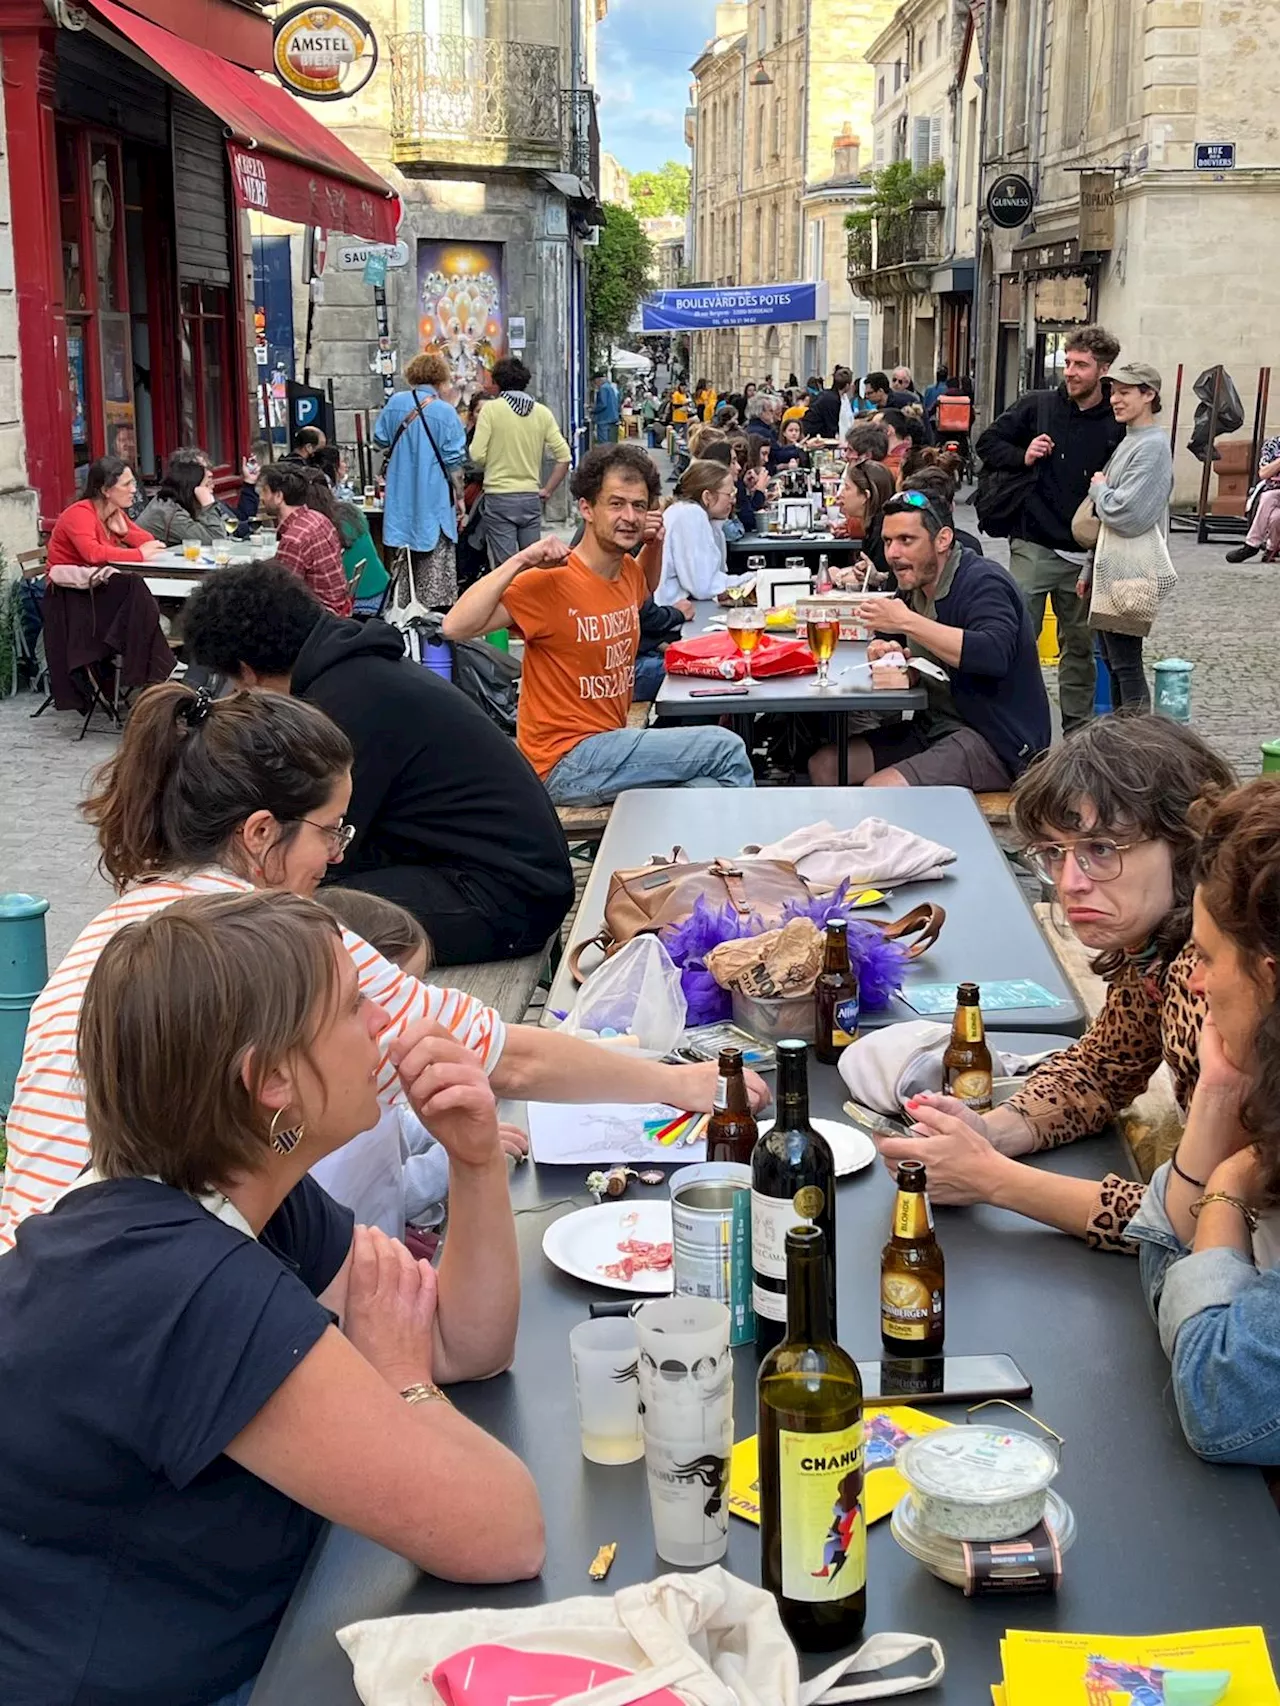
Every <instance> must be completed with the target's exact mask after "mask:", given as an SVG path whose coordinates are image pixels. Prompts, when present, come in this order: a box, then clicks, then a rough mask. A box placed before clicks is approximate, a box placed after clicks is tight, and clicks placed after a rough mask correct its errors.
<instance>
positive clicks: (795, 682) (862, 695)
mask: <svg viewBox="0 0 1280 1706" xmlns="http://www.w3.org/2000/svg"><path fill="white" fill-rule="evenodd" d="M723 614H724V612H723V610H722V608H721V607H720V606H719V605H717V604H714V603H712V602H711V601H710V600H702V601H700V602H699V603H697V604H696V605H695V606H694V615H693V620H692V621H691V622H687V623H686V624H685V629H684V632H685V635H686V636H689V635H696V634H705V633H707V632H708V631H709V630H710V629H711V627H712V626H713V623H712V618H713V617H714V616H716V615H723ZM774 637H775V638H777V639H790V638H791V636H790V635H789V634H778V635H775V636H774ZM718 685H722V686H724V687H725V688H733V687H738V688H740V687H741V686H742V683H741V682H730V681H725V682H723V683H718V682H717V681H716V680H715V679H713V678H711V677H708V676H698V675H668V676H666V677H664V679H663V683H662V686H661V687H660V688H659V689H658V697H657V699H656V700H655V705H656V707H657V710H656V715H657V718H658V721H659V722H669V723H670V722H680V721H681V720H682V719H683V718H687V717H704V718H705V717H708V716H712V717H728V718H730V719H732V722H733V724H734V726H735V728H737V731H738V733H739V734H740V735H741V736H742V737H743V739H744V740H747V741H748V744H749V736H750V730H751V719H752V718H753V717H754V716H756V715H757V714H758V713H759V712H761V711H781V712H792V713H801V714H805V713H807V714H809V715H813V714H815V713H817V714H821V715H824V716H832V717H834V718H835V723H836V753H837V779H838V781H839V784H840V786H841V787H842V788H843V787H846V786H847V785H848V781H849V716H850V713H851V712H854V711H878V712H882V713H883V714H884V715H885V716H891V715H893V714H895V713H898V712H902V711H923V710H924V708H925V705H926V704H927V703H928V701H927V698H926V696H925V692H924V689H923V688H922V687H906V688H902V689H901V690H898V689H892V690H882V691H877V690H876V689H875V688H873V687H872V685H871V670H870V666H869V665H868V663H867V647H866V642H865V641H859V640H841V641H840V642H839V643H838V644H837V646H836V649H835V654H834V656H833V657H832V659H831V680H830V683H829V685H828V686H826V687H819V686H818V678H817V676H816V675H784V676H766V677H765V678H764V679H763V680H761V681H753V682H752V684H751V687H750V690H749V691H748V693H747V694H746V695H745V696H744V695H743V694H742V693H740V692H738V693H734V692H725V693H723V694H712V693H708V692H707V691H706V690H707V689H708V688H714V687H716V686H718ZM695 689H697V690H698V696H697V698H695V697H694V696H693V694H694V690H695Z"/></svg>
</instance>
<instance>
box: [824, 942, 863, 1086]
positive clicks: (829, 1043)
mask: <svg viewBox="0 0 1280 1706" xmlns="http://www.w3.org/2000/svg"><path fill="white" fill-rule="evenodd" d="M813 1020H814V1028H813V1052H814V1053H815V1054H816V1055H817V1057H818V1059H819V1060H820V1061H821V1062H822V1064H823V1065H824V1066H834V1065H835V1064H836V1062H837V1061H838V1060H839V1059H840V1056H841V1055H842V1054H843V1053H844V1051H845V1050H846V1049H847V1048H848V1046H849V1044H850V1043H851V1042H856V1041H857V1037H858V974H857V972H855V971H854V969H853V966H852V965H851V964H850V962H849V926H848V924H847V923H846V922H845V921H844V919H843V918H833V919H832V920H831V922H830V923H829V924H828V925H827V942H826V948H825V950H824V952H823V959H822V970H821V971H820V972H819V973H818V981H817V983H816V984H815V985H814V987H813Z"/></svg>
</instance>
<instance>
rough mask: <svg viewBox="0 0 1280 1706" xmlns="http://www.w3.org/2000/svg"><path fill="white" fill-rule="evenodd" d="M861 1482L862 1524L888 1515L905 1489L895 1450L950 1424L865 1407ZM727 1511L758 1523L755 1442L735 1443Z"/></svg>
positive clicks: (900, 1408) (900, 1409)
mask: <svg viewBox="0 0 1280 1706" xmlns="http://www.w3.org/2000/svg"><path fill="white" fill-rule="evenodd" d="M863 1423H864V1438H865V1456H864V1459H863V1461H864V1465H865V1471H866V1480H865V1483H864V1488H863V1495H862V1508H863V1511H864V1513H865V1515H866V1519H867V1523H868V1524H871V1523H873V1522H879V1521H880V1520H881V1518H882V1517H886V1516H888V1515H889V1513H890V1511H892V1509H893V1507H894V1506H895V1505H896V1504H897V1502H898V1500H899V1499H900V1498H901V1497H902V1495H903V1494H904V1493H905V1492H908V1491H909V1488H908V1486H907V1483H906V1482H905V1481H904V1480H903V1478H902V1476H901V1475H899V1473H898V1471H897V1470H896V1469H895V1468H894V1467H893V1462H894V1458H895V1456H896V1455H897V1451H898V1448H899V1447H900V1446H903V1445H905V1444H906V1443H907V1441H908V1440H909V1439H919V1438H920V1436H921V1435H922V1434H931V1433H936V1432H937V1431H938V1429H939V1428H949V1427H951V1426H952V1423H950V1422H944V1421H942V1420H941V1419H940V1418H939V1417H938V1416H930V1415H926V1413H925V1412H924V1411H923V1410H912V1409H910V1408H909V1407H907V1406H906V1405H900V1404H895V1405H893V1406H892V1407H891V1408H887V1407H881V1406H880V1405H878V1404H869V1405H868V1406H867V1408H866V1409H865V1410H864V1411H863ZM729 1509H730V1511H731V1512H732V1513H733V1515H734V1516H740V1517H741V1518H742V1519H743V1520H744V1522H754V1523H759V1521H760V1456H759V1448H758V1445H757V1441H756V1436H755V1435H754V1434H753V1435H752V1436H751V1438H750V1439H742V1440H739V1441H738V1443H737V1444H736V1445H735V1446H734V1448H733V1456H732V1458H731V1459H730V1463H729Z"/></svg>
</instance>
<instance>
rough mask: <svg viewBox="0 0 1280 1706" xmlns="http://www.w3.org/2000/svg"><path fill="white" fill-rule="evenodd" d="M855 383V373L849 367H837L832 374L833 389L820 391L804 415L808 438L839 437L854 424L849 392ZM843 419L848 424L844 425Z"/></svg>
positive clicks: (805, 432) (805, 431)
mask: <svg viewBox="0 0 1280 1706" xmlns="http://www.w3.org/2000/svg"><path fill="white" fill-rule="evenodd" d="M852 385H853V374H852V373H851V372H850V371H849V369H848V368H847V367H837V368H835V369H834V370H833V372H832V374H831V389H830V390H829V391H819V392H818V395H817V396H816V397H814V398H813V399H812V400H811V401H810V403H809V408H808V411H807V412H806V414H805V417H804V435H805V437H806V438H826V439H832V438H839V437H840V436H841V434H842V432H847V431H848V430H849V427H850V426H852V425H853V417H852V413H851V410H850V407H849V402H848V393H849V391H850V388H851V387H852ZM842 420H847V421H848V426H845V427H842V426H841V422H842Z"/></svg>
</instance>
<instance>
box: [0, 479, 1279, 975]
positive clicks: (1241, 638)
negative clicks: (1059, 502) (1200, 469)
mask: <svg viewBox="0 0 1280 1706" xmlns="http://www.w3.org/2000/svg"><path fill="white" fill-rule="evenodd" d="M664 489H665V488H664ZM962 516H963V521H962V524H965V525H968V526H969V527H970V528H972V527H973V518H972V512H969V513H968V514H967V515H964V513H963V511H962ZM1225 549H1226V546H1223V545H1214V546H1208V545H1206V546H1197V545H1196V544H1195V542H1194V535H1186V534H1174V535H1173V539H1172V551H1173V557H1174V561H1175V563H1176V565H1177V568H1178V573H1179V576H1180V584H1179V586H1178V590H1177V593H1176V595H1175V597H1174V598H1173V600H1172V601H1171V602H1170V603H1169V605H1168V606H1167V607H1166V609H1165V611H1163V612H1162V614H1161V616H1160V619H1159V622H1158V623H1157V625H1156V629H1155V632H1154V634H1153V635H1152V637H1151V640H1150V641H1149V642H1148V645H1147V657H1148V659H1149V660H1150V661H1151V662H1154V661H1155V660H1156V659H1158V658H1162V657H1170V656H1179V657H1185V658H1189V659H1191V660H1193V661H1194V662H1195V665H1196V671H1195V675H1194V676H1193V678H1192V680H1193V688H1192V704H1193V722H1194V725H1195V727H1196V728H1197V729H1199V730H1200V732H1201V733H1202V734H1204V735H1206V736H1207V737H1208V738H1209V739H1210V740H1212V741H1213V742H1214V743H1215V744H1216V745H1217V746H1218V747H1219V748H1220V749H1221V751H1222V752H1223V753H1224V754H1225V756H1226V757H1227V758H1229V759H1230V761H1231V762H1232V763H1233V764H1234V765H1235V766H1236V767H1237V768H1238V769H1239V771H1240V773H1241V774H1242V775H1245V776H1249V775H1253V774H1255V773H1256V772H1257V770H1258V768H1259V764H1260V755H1259V751H1258V748H1259V743H1260V742H1261V741H1263V740H1267V739H1270V738H1271V737H1273V736H1280V671H1278V670H1277V667H1276V649H1277V638H1278V637H1280V564H1278V565H1276V566H1274V567H1270V568H1268V567H1266V566H1262V565H1259V564H1258V563H1256V562H1255V563H1249V564H1245V565H1244V566H1243V567H1240V568H1231V567H1229V566H1228V565H1226V564H1225V563H1224V562H1223V560H1222V559H1223V552H1224V550H1225ZM992 555H993V556H999V557H1001V558H1003V557H1004V556H1005V552H1004V549H1003V545H1002V542H999V541H997V542H994V543H993V546H992ZM1051 673H1052V672H1051ZM1051 691H1052V682H1051ZM37 703H38V701H37V700H35V699H34V698H33V697H32V696H30V695H26V694H23V695H22V696H20V697H19V698H17V699H3V700H0V888H3V889H9V890H13V889H17V890H25V891H28V892H31V893H34V894H39V895H43V896H45V897H46V898H47V899H48V900H49V901H50V902H51V906H50V911H49V918H48V936H49V959H50V964H51V965H55V964H56V963H57V962H58V960H59V959H60V958H61V956H62V955H63V954H64V953H65V952H66V950H67V948H68V947H69V946H70V944H71V942H72V940H73V939H74V937H75V936H76V934H77V932H78V931H79V930H80V929H81V928H82V927H83V926H84V924H86V923H87V922H88V920H89V919H90V918H92V917H93V915H94V914H95V913H96V912H97V911H99V910H100V909H101V908H102V906H103V905H104V904H105V903H106V901H107V900H108V898H109V895H110V890H109V888H108V886H107V884H106V883H105V882H104V881H103V879H102V878H101V877H100V876H99V875H98V873H97V870H96V868H95V847H94V842H93V837H92V836H91V834H90V833H89V831H88V830H87V828H86V827H85V825H84V823H83V822H82V821H81V819H80V817H79V815H78V813H77V810H76V806H77V802H78V801H79V800H80V799H81V798H82V797H83V795H84V792H85V788H86V783H87V781H88V778H89V776H90V775H91V773H92V771H93V770H94V768H95V767H96V766H97V765H98V764H100V763H101V762H102V761H103V759H105V758H106V757H107V756H108V755H109V754H110V752H111V751H112V749H113V747H114V744H115V736H114V734H113V733H112V732H110V731H109V729H108V727H107V725H106V723H105V720H104V719H102V718H101V717H99V718H98V719H95V722H94V724H93V725H92V726H91V728H90V731H89V734H88V735H87V736H86V738H85V739H84V740H83V741H82V742H77V741H76V740H75V734H76V731H77V729H78V727H79V718H78V717H76V716H74V715H73V714H71V713H69V712H68V713H61V714H60V713H58V712H56V711H53V710H48V711H46V712H45V714H44V715H43V716H42V717H40V718H39V719H38V720H36V721H34V722H33V721H31V719H30V714H31V712H32V711H33V710H34V709H35V706H36V704H37Z"/></svg>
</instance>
